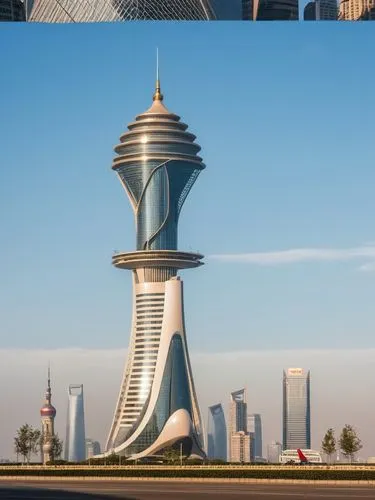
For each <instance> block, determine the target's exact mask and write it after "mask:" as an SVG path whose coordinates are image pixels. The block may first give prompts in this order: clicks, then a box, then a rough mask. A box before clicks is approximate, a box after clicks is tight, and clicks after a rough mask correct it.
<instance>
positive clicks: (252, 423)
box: [247, 413, 263, 460]
mask: <svg viewBox="0 0 375 500" xmlns="http://www.w3.org/2000/svg"><path fill="white" fill-rule="evenodd" d="M247 430H248V432H249V433H250V434H252V435H253V436H254V437H253V440H254V442H253V443H252V446H253V454H254V458H255V460H256V459H257V458H261V457H263V443H262V417H261V416H260V415H259V413H253V414H251V415H249V416H248V419H247Z"/></svg>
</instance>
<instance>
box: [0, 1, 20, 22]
mask: <svg viewBox="0 0 375 500" xmlns="http://www.w3.org/2000/svg"><path fill="white" fill-rule="evenodd" d="M25 18H26V14H25V4H24V3H23V2H22V1H21V0H0V21H25Z"/></svg>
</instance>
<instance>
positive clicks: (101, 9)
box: [29, 0, 215, 23]
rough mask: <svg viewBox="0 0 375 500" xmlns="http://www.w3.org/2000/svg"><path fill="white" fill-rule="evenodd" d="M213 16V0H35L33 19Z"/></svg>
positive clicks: (71, 20)
mask: <svg viewBox="0 0 375 500" xmlns="http://www.w3.org/2000/svg"><path fill="white" fill-rule="evenodd" d="M152 19H155V20H163V19H165V20H173V19H175V20H210V19H215V13H214V10H213V8H212V6H211V3H210V0H35V3H34V7H33V10H32V12H31V16H30V19H29V20H30V21H38V22H51V23H53V22H55V23H57V22H98V21H131V20H152Z"/></svg>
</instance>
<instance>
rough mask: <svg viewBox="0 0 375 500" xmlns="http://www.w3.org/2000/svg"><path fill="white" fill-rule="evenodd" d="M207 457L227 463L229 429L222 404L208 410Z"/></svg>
mask: <svg viewBox="0 0 375 500" xmlns="http://www.w3.org/2000/svg"><path fill="white" fill-rule="evenodd" d="M207 456H208V458H210V459H218V460H223V461H224V462H226V461H227V427H226V423H225V416H224V410H223V407H222V405H221V403H219V404H216V405H213V406H210V407H209V408H208V425H207Z"/></svg>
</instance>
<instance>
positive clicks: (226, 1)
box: [210, 0, 242, 21]
mask: <svg viewBox="0 0 375 500" xmlns="http://www.w3.org/2000/svg"><path fill="white" fill-rule="evenodd" d="M210 1H211V6H212V8H213V10H214V12H215V16H216V19H217V20H218V21H240V20H241V18H242V0H210Z"/></svg>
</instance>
